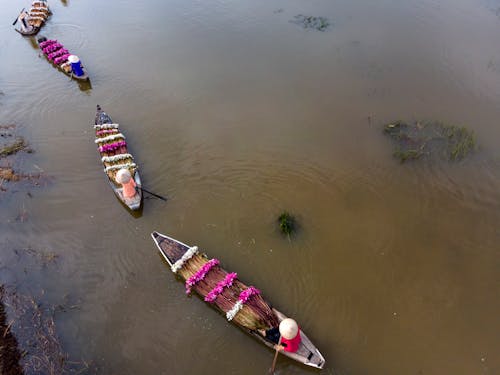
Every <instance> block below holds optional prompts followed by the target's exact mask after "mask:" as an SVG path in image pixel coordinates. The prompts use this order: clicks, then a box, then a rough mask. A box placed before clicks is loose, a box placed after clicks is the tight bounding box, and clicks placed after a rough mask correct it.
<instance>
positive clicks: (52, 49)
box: [38, 37, 89, 81]
mask: <svg viewBox="0 0 500 375" xmlns="http://www.w3.org/2000/svg"><path fill="white" fill-rule="evenodd" d="M38 47H39V48H40V50H41V51H42V53H43V55H44V56H45V57H46V58H47V60H48V61H49V62H50V63H51V64H52V65H53V66H55V67H57V68H58V69H59V70H60V71H62V72H63V73H64V74H66V75H67V76H69V77H71V78H73V79H76V80H78V81H87V80H88V79H89V74H88V73H87V69H85V67H84V66H81V67H82V70H83V74H82V75H81V76H77V75H75V74H73V71H72V69H71V63H70V62H69V61H68V57H69V56H70V55H71V54H70V53H69V51H68V50H67V49H66V48H64V46H63V45H62V44H61V43H59V42H58V41H57V40H53V39H47V38H45V37H41V38H38Z"/></svg>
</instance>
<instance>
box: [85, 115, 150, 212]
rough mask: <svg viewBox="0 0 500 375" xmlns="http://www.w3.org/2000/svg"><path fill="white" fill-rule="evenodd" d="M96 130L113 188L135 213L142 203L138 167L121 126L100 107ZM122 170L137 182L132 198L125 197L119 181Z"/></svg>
mask: <svg viewBox="0 0 500 375" xmlns="http://www.w3.org/2000/svg"><path fill="white" fill-rule="evenodd" d="M94 130H95V143H96V145H97V149H98V151H99V153H100V155H101V162H102V164H103V165H104V173H106V176H107V177H108V181H109V184H110V185H111V188H112V189H113V191H114V192H115V194H116V196H117V197H118V199H119V200H120V201H121V202H122V203H123V204H124V205H126V206H127V207H128V208H129V209H131V210H133V211H135V210H138V209H139V208H140V207H141V203H142V190H141V178H140V176H139V172H138V170H137V165H136V164H135V162H134V157H133V156H132V155H131V154H129V152H128V150H127V142H126V141H125V136H124V135H123V134H122V133H120V130H119V125H118V124H114V123H113V120H112V119H111V117H110V116H109V115H108V114H107V113H106V112H104V111H103V110H102V109H101V107H100V106H99V105H98V106H97V113H96V115H95V125H94ZM121 169H127V170H128V171H129V172H130V175H131V177H132V178H133V179H134V181H135V185H136V189H135V190H136V192H135V195H134V196H132V197H125V196H124V194H123V187H122V185H121V184H120V183H119V182H118V181H117V172H118V171H119V170H121Z"/></svg>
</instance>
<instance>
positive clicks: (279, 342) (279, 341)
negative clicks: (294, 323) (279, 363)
mask: <svg viewBox="0 0 500 375" xmlns="http://www.w3.org/2000/svg"><path fill="white" fill-rule="evenodd" d="M280 345H281V335H280V339H279V340H278V346H280ZM279 352H280V351H279V349H278V348H276V353H274V359H273V364H272V366H271V368H270V369H269V373H270V374H274V368H275V367H276V360H277V359H278V353H279Z"/></svg>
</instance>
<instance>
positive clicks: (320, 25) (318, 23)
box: [290, 14, 330, 31]
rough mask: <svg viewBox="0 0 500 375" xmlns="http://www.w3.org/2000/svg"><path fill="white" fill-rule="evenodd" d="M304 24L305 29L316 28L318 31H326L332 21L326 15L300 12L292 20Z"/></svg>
mask: <svg viewBox="0 0 500 375" xmlns="http://www.w3.org/2000/svg"><path fill="white" fill-rule="evenodd" d="M290 22H292V23H295V24H297V25H300V26H302V27H303V28H304V29H314V30H317V31H325V30H326V29H327V28H328V27H329V26H330V21H328V19H327V18H325V17H315V16H304V15H302V14H298V15H296V16H295V17H294V20H292V21H290Z"/></svg>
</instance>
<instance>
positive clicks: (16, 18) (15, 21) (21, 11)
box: [12, 8, 24, 26]
mask: <svg viewBox="0 0 500 375" xmlns="http://www.w3.org/2000/svg"><path fill="white" fill-rule="evenodd" d="M22 12H24V8H23V9H22V10H21V11H20V12H19V16H20V15H21V13H22ZM19 16H17V18H16V20H15V21H14V23H13V24H12V26H14V25H15V24H16V23H17V20H19Z"/></svg>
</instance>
